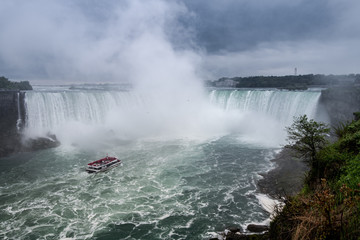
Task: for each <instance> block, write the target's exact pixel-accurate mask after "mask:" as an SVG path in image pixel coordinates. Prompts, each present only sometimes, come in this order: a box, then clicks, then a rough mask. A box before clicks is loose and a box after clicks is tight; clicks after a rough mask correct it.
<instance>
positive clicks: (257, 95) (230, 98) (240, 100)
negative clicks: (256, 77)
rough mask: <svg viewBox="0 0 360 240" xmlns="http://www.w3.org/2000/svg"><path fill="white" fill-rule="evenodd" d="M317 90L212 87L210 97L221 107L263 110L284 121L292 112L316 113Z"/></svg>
mask: <svg viewBox="0 0 360 240" xmlns="http://www.w3.org/2000/svg"><path fill="white" fill-rule="evenodd" d="M320 95H321V92H320V91H299V92H296V91H278V90H212V91H211V92H210V101H211V103H213V104H216V105H218V106H220V107H221V108H223V109H226V110H227V111H229V110H239V111H242V112H250V111H251V112H257V113H263V114H265V115H267V116H269V117H273V118H275V119H277V120H278V121H280V123H282V124H283V125H288V124H290V123H291V122H292V121H293V117H294V116H299V115H303V114H307V115H308V116H309V117H310V118H315V117H316V111H317V106H318V101H319V98H320Z"/></svg>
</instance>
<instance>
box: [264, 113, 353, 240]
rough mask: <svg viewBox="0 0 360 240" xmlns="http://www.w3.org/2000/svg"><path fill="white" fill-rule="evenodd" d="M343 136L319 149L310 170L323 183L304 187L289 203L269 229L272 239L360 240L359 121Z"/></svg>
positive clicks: (345, 129) (349, 125) (345, 128)
mask: <svg viewBox="0 0 360 240" xmlns="http://www.w3.org/2000/svg"><path fill="white" fill-rule="evenodd" d="M297 120H298V123H300V122H309V121H305V120H306V119H305V118H299V119H297ZM300 120H303V121H300ZM293 126H297V127H299V126H302V125H293ZM295 129H296V128H295ZM340 132H341V134H339V135H338V136H339V139H338V141H337V142H335V143H333V144H331V145H328V146H326V147H322V148H321V149H319V151H318V152H317V153H316V156H315V159H316V162H317V164H316V165H313V166H311V170H310V172H311V171H313V172H314V171H315V170H314V168H317V171H318V173H319V176H320V177H321V183H319V182H318V181H314V180H313V182H309V183H308V184H305V187H304V188H303V190H302V192H301V193H300V194H299V195H298V196H296V197H293V198H289V199H288V200H287V201H286V206H285V207H284V209H283V210H282V211H281V212H279V213H278V215H277V216H276V217H275V219H274V220H273V221H272V223H271V225H270V226H271V227H270V239H360V227H359V226H360V153H359V152H360V121H359V120H358V121H353V122H351V123H347V124H343V125H342V127H341V131H340ZM295 136H300V135H299V134H296V135H295ZM299 141H300V140H299V139H298V140H297V142H299ZM297 142H296V143H297ZM311 185H312V186H314V185H315V187H312V188H310V186H311Z"/></svg>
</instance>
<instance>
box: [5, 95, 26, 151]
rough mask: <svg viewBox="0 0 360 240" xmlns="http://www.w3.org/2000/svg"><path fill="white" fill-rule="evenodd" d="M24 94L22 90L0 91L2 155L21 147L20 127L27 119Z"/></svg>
mask: <svg viewBox="0 0 360 240" xmlns="http://www.w3.org/2000/svg"><path fill="white" fill-rule="evenodd" d="M24 94H25V93H23V92H20V91H0V157H2V156H6V155H8V154H10V153H12V152H17V151H19V150H20V149H21V136H20V133H19V132H20V131H19V129H20V128H21V127H22V124H23V123H24V122H23V121H22V122H21V119H25V116H24V114H25V109H24Z"/></svg>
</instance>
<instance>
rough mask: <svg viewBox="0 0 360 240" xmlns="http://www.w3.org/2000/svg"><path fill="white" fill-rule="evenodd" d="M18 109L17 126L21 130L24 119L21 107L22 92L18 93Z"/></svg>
mask: <svg viewBox="0 0 360 240" xmlns="http://www.w3.org/2000/svg"><path fill="white" fill-rule="evenodd" d="M17 110H18V119H17V121H16V128H17V130H18V131H20V128H21V124H22V119H21V109H20V93H19V92H18V93H17Z"/></svg>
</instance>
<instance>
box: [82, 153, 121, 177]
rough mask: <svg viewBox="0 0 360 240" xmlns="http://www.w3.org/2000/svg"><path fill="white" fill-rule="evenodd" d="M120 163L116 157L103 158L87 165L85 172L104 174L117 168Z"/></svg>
mask: <svg viewBox="0 0 360 240" xmlns="http://www.w3.org/2000/svg"><path fill="white" fill-rule="evenodd" d="M121 163H122V161H121V160H120V159H118V158H116V157H108V156H106V157H104V158H102V159H99V160H96V161H94V162H91V163H88V165H87V168H86V171H87V172H88V173H98V172H105V171H107V170H110V169H111V168H114V167H117V166H119V165H120V164H121Z"/></svg>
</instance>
